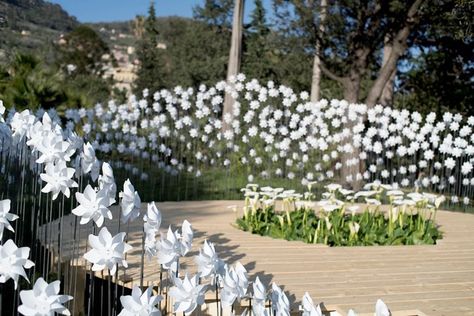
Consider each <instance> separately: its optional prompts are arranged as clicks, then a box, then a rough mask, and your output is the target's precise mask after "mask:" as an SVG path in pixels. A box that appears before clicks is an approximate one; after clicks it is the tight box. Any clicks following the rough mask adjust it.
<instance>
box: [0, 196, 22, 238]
mask: <svg viewBox="0 0 474 316" xmlns="http://www.w3.org/2000/svg"><path fill="white" fill-rule="evenodd" d="M10 205H11V201H10V200H9V199H6V200H1V201H0V240H2V237H3V230H4V229H5V228H6V229H8V230H9V231H11V232H13V233H14V232H15V230H14V229H13V227H12V225H11V224H10V222H13V221H15V220H17V219H18V216H17V215H15V214H11V213H10Z"/></svg>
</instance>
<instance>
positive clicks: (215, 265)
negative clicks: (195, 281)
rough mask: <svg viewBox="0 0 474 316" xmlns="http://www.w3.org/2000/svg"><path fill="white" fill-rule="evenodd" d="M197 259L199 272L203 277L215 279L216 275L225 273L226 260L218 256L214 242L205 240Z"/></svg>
mask: <svg viewBox="0 0 474 316" xmlns="http://www.w3.org/2000/svg"><path fill="white" fill-rule="evenodd" d="M195 261H196V263H197V265H198V272H199V273H200V275H201V277H203V278H206V277H212V278H213V280H214V279H215V277H216V276H218V275H219V276H222V275H223V274H224V262H223V261H222V260H221V259H219V257H218V256H217V254H216V249H215V248H214V244H213V243H211V242H209V243H208V242H207V240H204V246H203V247H202V249H200V250H199V255H197V256H196V257H195Z"/></svg>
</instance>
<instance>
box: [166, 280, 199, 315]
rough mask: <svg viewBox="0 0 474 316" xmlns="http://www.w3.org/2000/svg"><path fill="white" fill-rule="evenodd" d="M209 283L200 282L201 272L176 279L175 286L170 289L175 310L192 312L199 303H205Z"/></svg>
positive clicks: (176, 311)
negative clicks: (189, 276) (190, 276)
mask: <svg viewBox="0 0 474 316" xmlns="http://www.w3.org/2000/svg"><path fill="white" fill-rule="evenodd" d="M206 288H207V285H202V284H199V274H196V275H195V276H194V277H192V278H188V275H187V274H186V275H185V276H184V279H183V280H181V279H180V278H175V279H174V286H173V287H172V288H171V289H170V296H171V297H172V298H173V299H174V305H173V307H174V312H175V313H179V312H183V313H186V314H190V313H192V312H193V311H194V310H195V309H196V307H197V306H198V305H202V304H204V295H205V293H206Z"/></svg>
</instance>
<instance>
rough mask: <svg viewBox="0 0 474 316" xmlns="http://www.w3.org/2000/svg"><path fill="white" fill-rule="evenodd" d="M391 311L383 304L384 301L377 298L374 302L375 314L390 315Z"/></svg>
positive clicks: (379, 315) (376, 315) (380, 315)
mask: <svg viewBox="0 0 474 316" xmlns="http://www.w3.org/2000/svg"><path fill="white" fill-rule="evenodd" d="M391 315H392V313H391V312H390V310H389V309H388V307H387V305H385V303H384V301H382V300H381V299H378V300H377V302H376V303H375V316H391Z"/></svg>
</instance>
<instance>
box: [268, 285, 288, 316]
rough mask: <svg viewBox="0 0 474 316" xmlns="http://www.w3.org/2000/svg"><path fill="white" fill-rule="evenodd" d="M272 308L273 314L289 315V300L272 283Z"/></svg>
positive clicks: (278, 315)
mask: <svg viewBox="0 0 474 316" xmlns="http://www.w3.org/2000/svg"><path fill="white" fill-rule="evenodd" d="M271 299H272V310H273V315H275V316H289V315H290V301H289V300H288V297H287V296H286V294H285V292H283V291H282V289H281V288H280V287H279V286H278V285H276V284H275V283H273V284H272V295H271Z"/></svg>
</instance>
